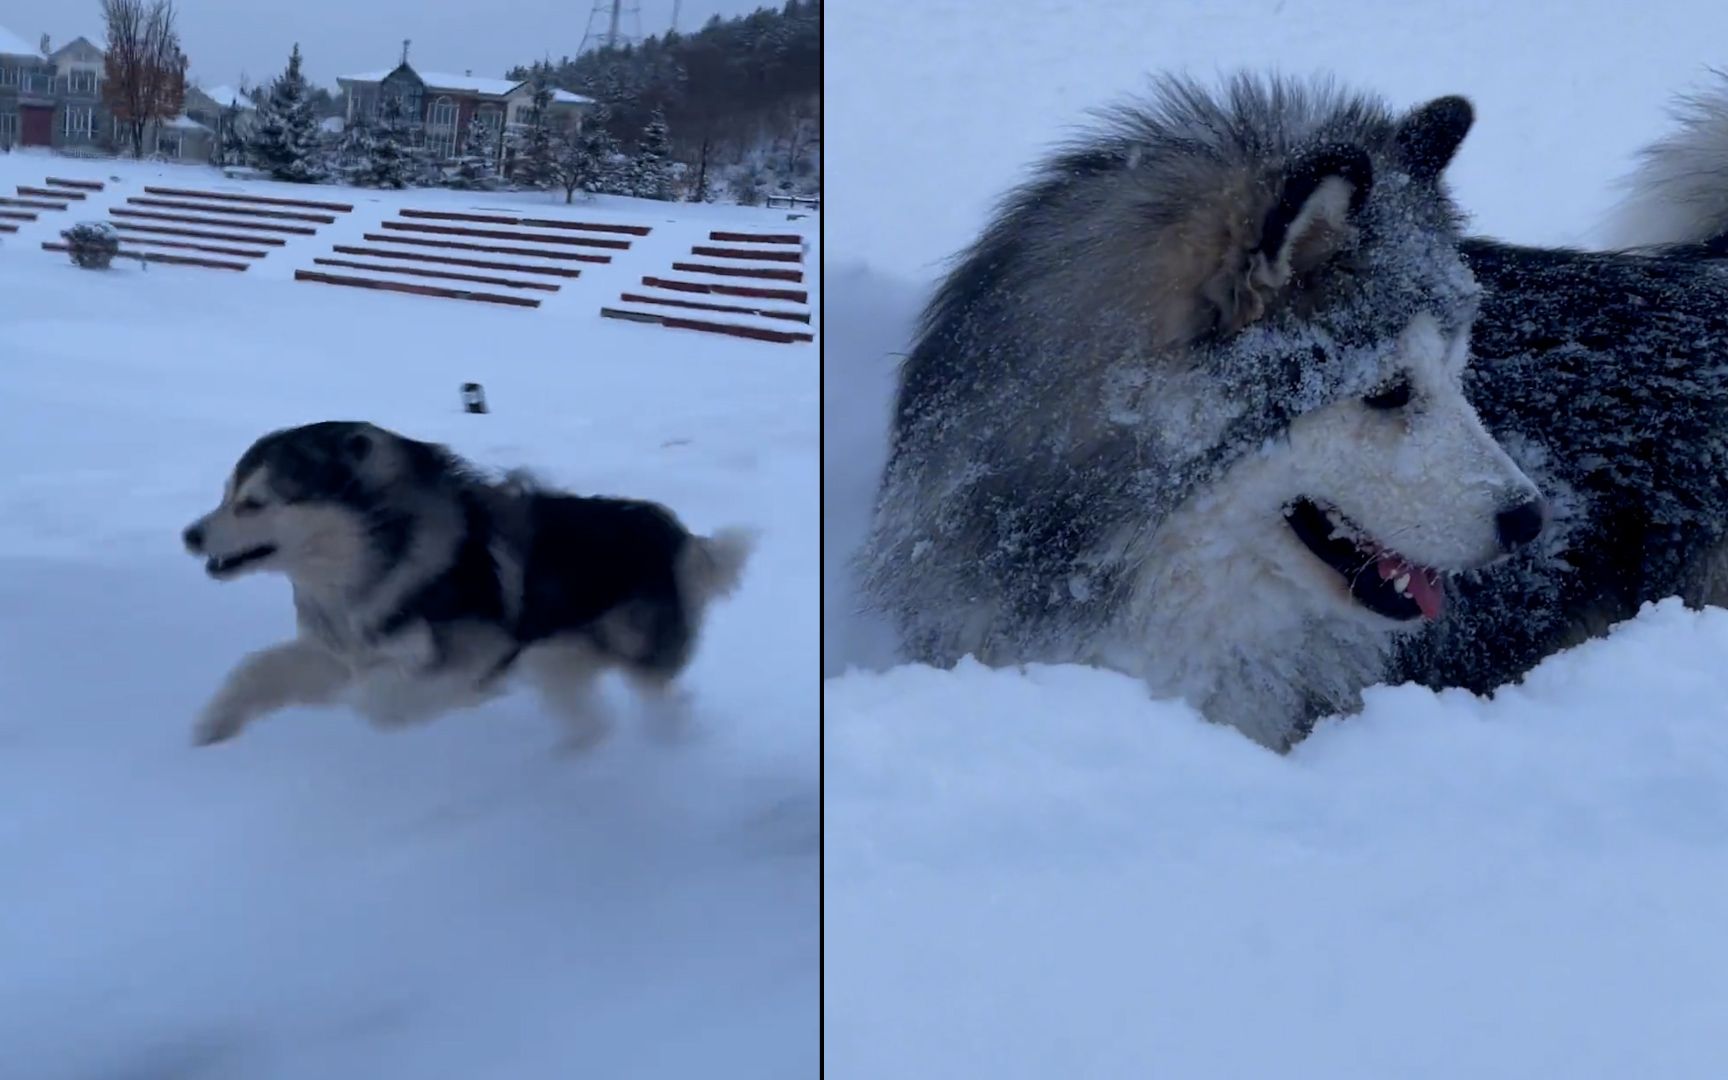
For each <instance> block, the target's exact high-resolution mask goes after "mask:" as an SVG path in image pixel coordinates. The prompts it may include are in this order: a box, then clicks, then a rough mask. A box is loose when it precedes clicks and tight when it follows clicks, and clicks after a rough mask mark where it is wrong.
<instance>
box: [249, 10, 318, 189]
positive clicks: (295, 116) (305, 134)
mask: <svg viewBox="0 0 1728 1080" xmlns="http://www.w3.org/2000/svg"><path fill="white" fill-rule="evenodd" d="M248 150H249V152H250V156H251V158H252V163H253V164H254V165H256V166H258V167H259V168H261V169H263V170H265V171H266V172H268V173H269V174H270V175H271V177H273V178H274V179H277V180H289V181H292V182H294V183H301V184H306V183H313V182H315V181H317V180H319V179H321V178H322V168H321V162H320V161H319V157H320V155H319V152H318V114H317V112H316V110H314V109H313V107H312V101H311V95H310V93H309V91H308V89H307V86H306V77H305V76H304V75H302V74H301V73H300V46H299V45H298V44H296V45H295V46H294V51H293V52H292V53H290V54H289V56H288V69H287V70H286V71H284V72H283V73H282V74H281V75H279V76H278V77H277V79H276V81H275V82H274V83H272V84H271V86H270V93H269V96H268V97H266V98H265V99H264V101H263V102H262V103H260V104H259V106H258V123H257V125H256V127H255V129H254V130H253V132H252V137H251V138H250V140H248Z"/></svg>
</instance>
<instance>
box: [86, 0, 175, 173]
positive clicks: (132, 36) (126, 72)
mask: <svg viewBox="0 0 1728 1080" xmlns="http://www.w3.org/2000/svg"><path fill="white" fill-rule="evenodd" d="M174 15H175V12H174V0H149V5H148V6H146V5H145V0H102V18H103V20H104V22H106V23H107V27H108V53H107V57H106V59H105V61H104V68H105V70H104V72H103V74H104V76H105V80H104V82H103V92H102V97H103V102H104V104H106V105H107V106H108V109H109V111H110V112H112V113H113V114H114V119H115V120H116V121H118V122H119V123H120V124H121V125H123V126H124V128H125V130H126V135H127V140H128V141H129V142H131V144H132V156H133V157H135V158H141V157H143V156H144V132H145V131H146V130H147V129H148V128H149V126H150V124H151V123H158V124H159V123H161V122H162V121H164V120H170V119H173V118H174V117H176V116H178V115H180V110H181V109H182V108H184V107H185V104H186V54H185V53H183V52H181V51H180V34H179V31H178V30H177V29H176V28H175V25H174Z"/></svg>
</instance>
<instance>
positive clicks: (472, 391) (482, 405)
mask: <svg viewBox="0 0 1728 1080" xmlns="http://www.w3.org/2000/svg"><path fill="white" fill-rule="evenodd" d="M462 411H463V412H471V413H483V412H485V411H486V391H485V389H484V388H482V387H481V385H480V384H479V383H477V382H465V383H463V384H462Z"/></svg>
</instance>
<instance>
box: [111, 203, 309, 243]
mask: <svg viewBox="0 0 1728 1080" xmlns="http://www.w3.org/2000/svg"><path fill="white" fill-rule="evenodd" d="M108 212H109V213H110V214H113V215H114V216H115V217H135V218H148V219H149V220H151V221H177V222H179V223H180V224H182V225H214V226H216V227H217V228H219V229H256V230H258V231H259V232H273V233H293V234H294V235H295V236H315V235H317V233H318V230H317V229H308V228H307V227H305V226H304V225H272V224H270V223H269V222H264V221H217V220H214V219H212V218H204V217H189V216H187V215H186V214H164V213H162V212H161V211H160V210H128V209H126V208H125V207H124V206H116V207H115V208H114V209H112V210H110V211H108Z"/></svg>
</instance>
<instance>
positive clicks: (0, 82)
mask: <svg viewBox="0 0 1728 1080" xmlns="http://www.w3.org/2000/svg"><path fill="white" fill-rule="evenodd" d="M17 85H18V68H17V67H15V66H14V65H12V64H0V86H17Z"/></svg>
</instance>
